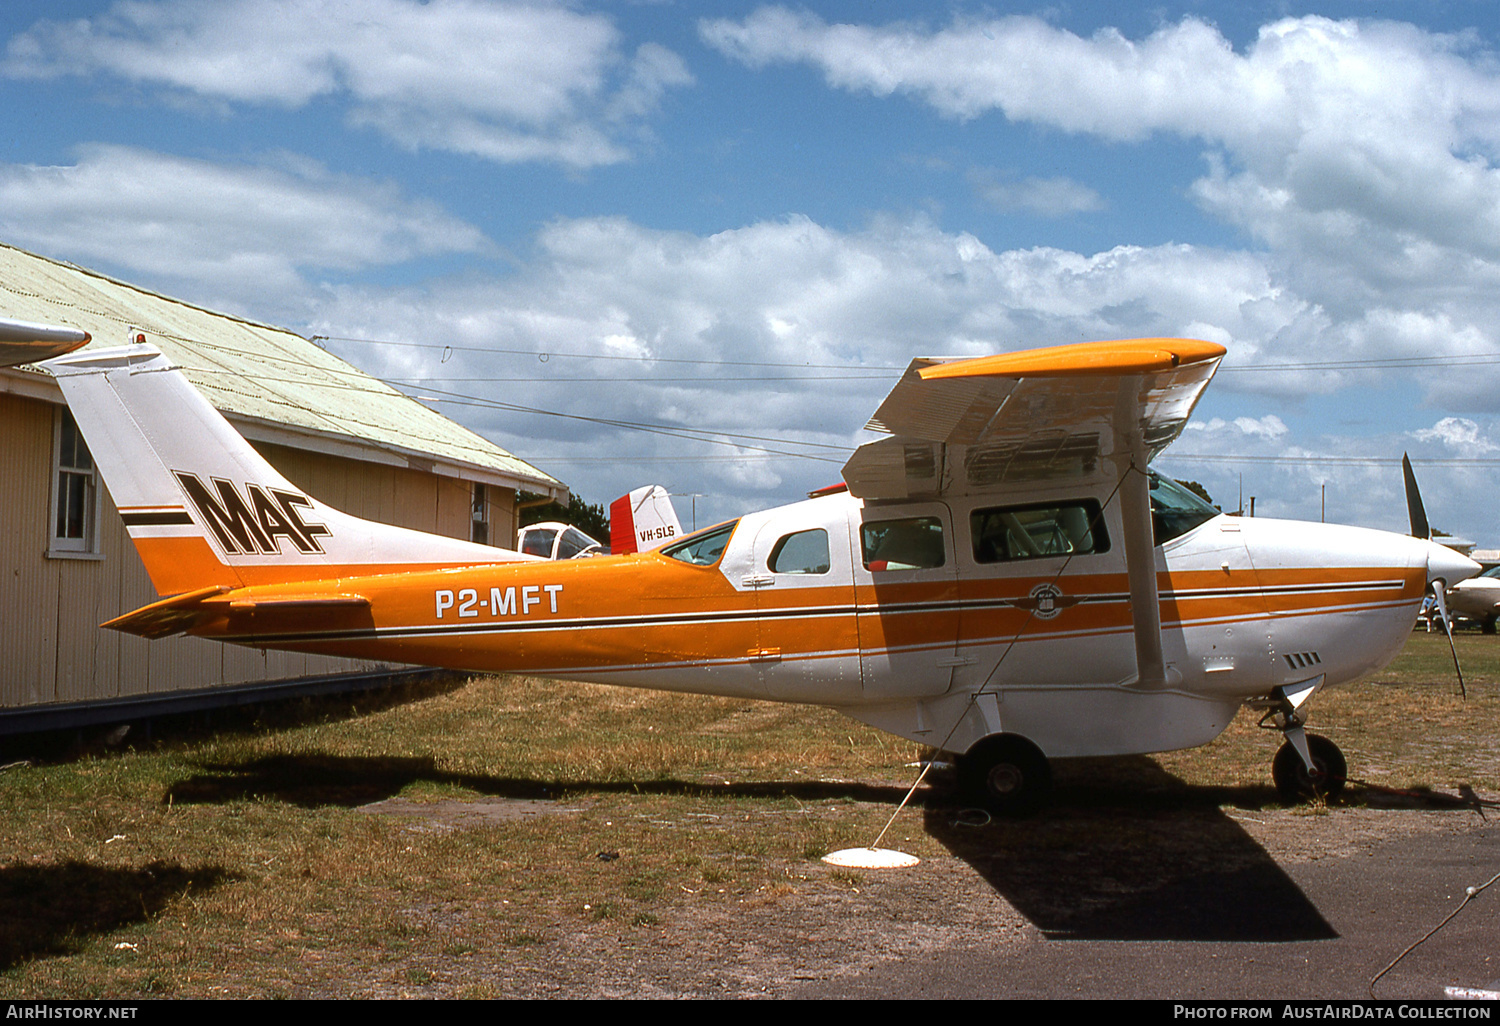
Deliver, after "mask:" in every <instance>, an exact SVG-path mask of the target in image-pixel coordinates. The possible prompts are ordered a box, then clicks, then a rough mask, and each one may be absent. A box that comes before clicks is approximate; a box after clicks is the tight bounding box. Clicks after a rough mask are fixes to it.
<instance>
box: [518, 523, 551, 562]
mask: <svg viewBox="0 0 1500 1026" xmlns="http://www.w3.org/2000/svg"><path fill="white" fill-rule="evenodd" d="M556 537H557V532H556V531H552V530H547V529H543V530H540V531H527V532H526V539H525V540H524V541H523V542H522V543H521V551H522V552H524V553H526V554H527V555H528V556H541V557H542V558H544V559H550V558H551V557H552V541H553V539H554V538H556Z"/></svg>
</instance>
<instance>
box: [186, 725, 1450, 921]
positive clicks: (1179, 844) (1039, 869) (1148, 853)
mask: <svg viewBox="0 0 1500 1026" xmlns="http://www.w3.org/2000/svg"><path fill="white" fill-rule="evenodd" d="M198 768H199V770H200V772H198V773H196V774H195V775H193V776H191V777H188V778H186V779H184V780H181V781H179V782H177V783H176V784H173V785H172V787H171V788H170V790H169V793H168V794H167V795H164V796H163V802H166V801H171V802H173V803H174V804H178V805H181V804H184V803H194V804H218V803H227V802H232V801H240V800H245V799H255V798H265V799H272V800H277V801H284V802H287V803H289V804H293V805H298V806H301V807H306V808H315V807H324V806H330V805H331V806H342V807H346V808H355V807H358V806H362V805H368V804H370V803H374V802H379V801H382V800H385V799H389V798H393V797H396V796H397V795H399V794H400V793H401V792H402V791H403V790H404V789H405V788H407V787H408V786H410V785H412V784H415V783H419V782H426V783H431V784H438V785H447V786H455V787H462V788H465V789H467V790H470V791H473V792H475V793H478V794H482V795H485V796H488V797H496V798H509V799H518V800H533V801H534V800H545V799H556V798H558V797H559V796H560V795H561V794H562V793H564V792H567V793H568V794H570V795H587V794H591V793H592V794H616V793H632V794H680V795H702V796H707V797H790V798H796V799H798V800H799V801H804V802H815V801H825V800H831V799H843V800H852V801H861V802H873V803H877V804H884V805H888V806H890V807H892V808H894V807H895V806H896V805H897V804H899V803H900V801H901V799H902V798H903V797H904V796H905V793H906V789H905V788H903V787H900V786H893V785H878V784H864V783H859V782H855V781H740V782H735V783H706V782H702V781H688V780H681V779H672V778H666V779H651V780H612V781H590V780H548V779H540V778H524V777H500V776H491V775H485V774H470V773H454V772H449V771H446V770H442V769H439V768H438V766H437V764H436V762H435V760H433V759H432V758H429V757H417V758H411V757H379V756H371V757H357V756H331V755H320V754H307V755H287V756H270V757H266V758H263V759H256V760H251V761H247V762H236V763H206V762H205V763H200V764H199V767H198ZM1273 800H1274V792H1273V791H1272V789H1271V788H1270V787H1269V786H1253V787H1248V786H1239V787H1202V786H1193V785H1189V784H1186V783H1184V782H1183V781H1181V780H1180V779H1178V778H1177V777H1174V776H1173V775H1171V774H1170V773H1167V772H1166V771H1165V770H1163V769H1162V768H1161V767H1160V766H1159V765H1157V764H1156V763H1155V762H1154V761H1153V760H1151V759H1149V758H1146V757H1144V756H1129V757H1122V758H1114V759H1099V760H1080V762H1079V764H1078V765H1077V766H1075V767H1069V766H1068V765H1067V764H1059V772H1058V787H1057V792H1056V794H1055V801H1054V802H1053V804H1052V805H1051V806H1050V807H1048V808H1047V809H1045V810H1043V811H1042V812H1041V813H1039V814H1038V815H1036V816H1033V817H1030V818H1027V819H1017V820H991V821H987V819H988V817H986V816H984V814H983V813H979V812H977V810H966V809H963V808H962V807H961V806H960V805H959V804H958V803H957V802H956V801H955V800H954V799H953V798H952V796H951V794H950V793H949V792H948V791H947V789H946V788H944V787H942V786H938V787H934V788H927V789H923V790H921V791H919V792H918V794H917V795H916V797H915V798H914V800H913V803H912V804H913V806H914V808H913V809H912V810H911V811H910V812H909V813H907V814H916V815H921V816H922V818H923V825H924V828H925V829H926V831H927V833H928V834H929V835H931V836H932V837H933V838H935V839H936V840H938V841H939V842H940V843H941V844H943V845H944V847H946V848H947V849H948V850H949V851H950V852H951V853H952V854H953V855H954V856H956V857H957V858H959V859H962V860H963V861H964V862H966V863H968V864H969V865H970V866H972V867H973V868H974V870H975V871H976V872H977V873H978V875H979V876H980V877H981V878H982V879H983V880H985V881H986V883H988V884H989V885H990V886H991V887H993V888H994V889H995V890H996V892H997V893H999V894H1000V895H1001V896H1002V897H1004V898H1005V899H1006V900H1007V901H1008V902H1009V903H1010V904H1011V905H1013V906H1014V907H1015V908H1016V909H1017V910H1018V911H1019V912H1020V913H1021V914H1022V915H1024V916H1025V917H1026V918H1027V919H1028V920H1030V921H1031V923H1032V924H1033V925H1035V926H1036V927H1037V928H1038V929H1039V930H1040V931H1041V932H1042V933H1043V935H1044V936H1046V937H1048V938H1049V939H1053V940H1122V941H1153V940H1156V941H1160V940H1176V941H1243V942H1260V943H1269V942H1289V941H1307V940H1331V939H1334V938H1336V937H1338V936H1339V934H1338V932H1337V931H1336V930H1335V929H1334V928H1333V927H1332V926H1331V925H1330V924H1329V923H1328V922H1327V920H1325V919H1324V918H1323V916H1322V914H1321V913H1320V912H1319V911H1318V909H1317V908H1316V907H1315V906H1314V905H1313V904H1312V903H1311V902H1310V901H1309V900H1308V899H1307V897H1306V896H1305V895H1304V894H1303V893H1302V892H1301V890H1300V889H1299V888H1298V887H1297V885H1296V884H1295V883H1294V882H1293V881H1292V879H1291V878H1290V877H1289V876H1287V874H1286V873H1285V872H1284V871H1283V870H1282V869H1281V867H1280V866H1278V865H1277V863H1276V860H1275V859H1274V858H1272V856H1271V855H1270V854H1269V853H1267V852H1266V850H1265V849H1264V848H1263V847H1262V846H1261V845H1260V844H1259V843H1258V842H1257V841H1255V839H1254V838H1252V837H1251V836H1250V835H1249V834H1248V833H1247V832H1246V831H1245V829H1244V828H1243V827H1242V826H1241V825H1240V824H1239V823H1237V822H1236V821H1235V820H1234V818H1232V817H1231V816H1230V815H1229V814H1227V813H1226V812H1225V811H1224V808H1225V807H1229V808H1244V809H1258V808H1262V807H1264V806H1265V805H1266V804H1267V803H1269V802H1271V801H1273ZM1382 804H1383V805H1386V806H1389V805H1390V801H1389V800H1386V801H1384V802H1382ZM1397 804H1405V805H1412V804H1415V805H1423V804H1424V803H1422V802H1421V801H1420V800H1418V799H1415V798H1414V799H1412V800H1411V801H1408V802H1404V803H1402V802H1397Z"/></svg>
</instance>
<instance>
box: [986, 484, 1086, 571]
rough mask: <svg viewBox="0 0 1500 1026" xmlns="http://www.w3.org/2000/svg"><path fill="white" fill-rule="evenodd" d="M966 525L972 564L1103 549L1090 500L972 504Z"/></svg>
mask: <svg viewBox="0 0 1500 1026" xmlns="http://www.w3.org/2000/svg"><path fill="white" fill-rule="evenodd" d="M969 530H970V533H971V535H972V536H973V541H974V562H976V563H1009V562H1012V561H1014V560H1018V559H1043V558H1045V557H1047V556H1074V555H1079V554H1082V553H1088V552H1108V551H1109V535H1108V534H1106V533H1105V529H1104V517H1103V516H1102V515H1101V511H1100V508H1099V503H1098V502H1097V501H1095V500H1093V499H1080V500H1077V501H1070V502H1037V503H1030V504H1028V505H1025V506H1002V507H995V508H991V509H976V510H975V511H974V512H973V513H971V514H969Z"/></svg>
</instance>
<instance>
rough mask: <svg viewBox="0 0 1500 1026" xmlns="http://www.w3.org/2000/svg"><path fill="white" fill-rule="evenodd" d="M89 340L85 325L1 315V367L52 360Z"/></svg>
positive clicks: (86, 343)
mask: <svg viewBox="0 0 1500 1026" xmlns="http://www.w3.org/2000/svg"><path fill="white" fill-rule="evenodd" d="M88 342H89V333H88V332H86V331H84V330H83V329H82V328H69V327H66V326H64V325H57V324H33V323H32V322H30V321H15V320H10V319H9V318H5V317H0V367H14V366H16V365H17V364H20V363H37V362H38V361H41V360H50V359H51V358H52V357H54V356H61V355H63V354H64V353H71V352H72V351H73V350H75V349H79V348H81V347H83V346H86V345H88Z"/></svg>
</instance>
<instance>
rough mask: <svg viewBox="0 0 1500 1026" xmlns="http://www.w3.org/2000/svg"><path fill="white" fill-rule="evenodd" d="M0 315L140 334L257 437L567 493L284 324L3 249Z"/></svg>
mask: <svg viewBox="0 0 1500 1026" xmlns="http://www.w3.org/2000/svg"><path fill="white" fill-rule="evenodd" d="M0 317H10V318H15V319H17V320H23V321H36V322H42V323H47V324H65V325H69V326H71V327H78V328H82V329H84V330H85V331H87V332H88V333H89V334H90V335H91V336H93V341H92V342H90V343H89V345H88V347H87V348H89V349H102V348H106V347H109V346H117V345H123V344H125V343H126V342H129V341H133V335H134V334H135V333H139V334H142V335H144V336H145V340H146V341H147V342H150V343H151V344H152V345H154V346H156V347H157V348H159V349H160V350H161V351H162V352H163V353H165V354H166V355H167V357H168V358H169V359H171V360H172V362H173V363H175V364H177V365H178V366H180V367H181V368H182V370H183V372H184V373H185V374H186V375H187V377H188V379H189V380H190V381H192V383H193V384H194V385H195V386H197V388H198V389H199V390H200V391H202V392H203V394H204V395H205V396H206V397H207V398H208V401H209V402H211V403H213V404H214V406H215V407H217V408H218V409H219V411H220V412H222V413H223V414H224V415H225V416H226V417H228V418H229V419H230V420H231V421H233V422H234V423H235V426H236V427H237V428H239V429H240V431H241V432H242V433H243V434H245V435H246V436H247V437H249V438H250V439H252V440H254V441H266V442H275V443H278V444H283V445H291V446H295V447H297V448H301V449H312V450H314V451H319V452H329V453H333V454H335V455H341V456H346V457H348V458H352V459H360V460H365V461H368V462H375V463H384V464H390V465H396V466H410V467H414V468H417V469H419V470H423V471H428V472H433V473H439V474H447V475H450V476H454V477H460V478H463V479H466V480H474V481H483V482H485V483H487V484H494V485H500V486H502V487H508V488H520V489H524V490H526V491H529V492H538V493H541V494H544V495H548V496H551V497H554V498H561V497H562V496H565V495H566V494H567V487H566V486H565V485H564V484H563V483H562V482H560V481H558V480H557V479H556V478H554V477H552V476H551V475H549V474H545V473H543V472H542V471H540V470H538V469H536V468H535V467H533V466H532V465H531V464H529V463H527V462H525V461H524V460H521V459H519V458H517V457H515V456H513V455H511V454H510V453H508V452H506V451H505V450H504V449H501V448H500V447H499V446H497V445H494V444H493V443H491V442H489V441H486V440H485V439H484V438H482V437H480V436H479V435H477V434H475V433H474V432H472V431H470V430H469V429H468V428H465V427H461V426H460V425H458V424H455V423H454V422H453V421H451V420H449V419H448V418H447V417H444V416H443V415H442V414H439V413H436V412H434V411H433V410H430V409H428V408H427V407H426V406H423V405H422V404H421V403H419V402H417V401H416V400H415V399H411V398H409V397H408V396H405V395H403V394H402V393H400V392H399V391H397V390H396V389H394V388H392V387H391V386H389V385H387V384H385V383H384V382H382V381H379V380H377V379H375V378H372V377H370V376H369V375H368V374H365V373H364V372H362V371H360V370H358V369H357V368H355V367H354V366H352V365H351V364H348V363H345V362H344V361H343V360H341V359H339V358H338V357H337V356H334V355H333V354H332V353H329V352H327V351H325V350H324V349H322V348H320V347H319V346H317V345H316V344H314V343H312V342H310V341H308V340H307V339H305V338H303V337H302V336H301V335H298V334H296V333H295V332H291V331H288V330H286V329H285V328H276V327H272V326H270V325H267V324H257V323H255V322H254V321H248V320H244V319H243V318H239V317H232V316H229V315H227V314H221V313H215V312H213V311H212V310H205V309H203V308H201V307H197V306H193V305H192V304H190V303H185V302H183V301H182V300H179V299H172V298H171V297H169V296H162V295H158V294H157V293H154V292H149V291H147V290H145V289H142V288H138V287H136V286H134V285H129V284H126V283H125V282H121V281H116V280H115V279H113V278H109V277H107V276H105V275H102V274H99V273H97V272H95V271H90V270H87V269H85V268H82V267H77V266H74V265H73V264H68V263H63V262H60V261H56V260H49V259H47V258H46V257H41V256H37V255H35V254H33V253H27V252H26V251H24V250H20V249H16V248H14V247H12V246H6V245H4V244H0ZM132 329H133V330H132ZM5 373H19V374H22V375H28V376H32V375H41V374H42V373H43V372H41V371H39V370H37V369H36V368H34V367H25V368H18V369H17V370H15V371H11V372H0V374H5ZM0 390H3V389H0Z"/></svg>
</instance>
